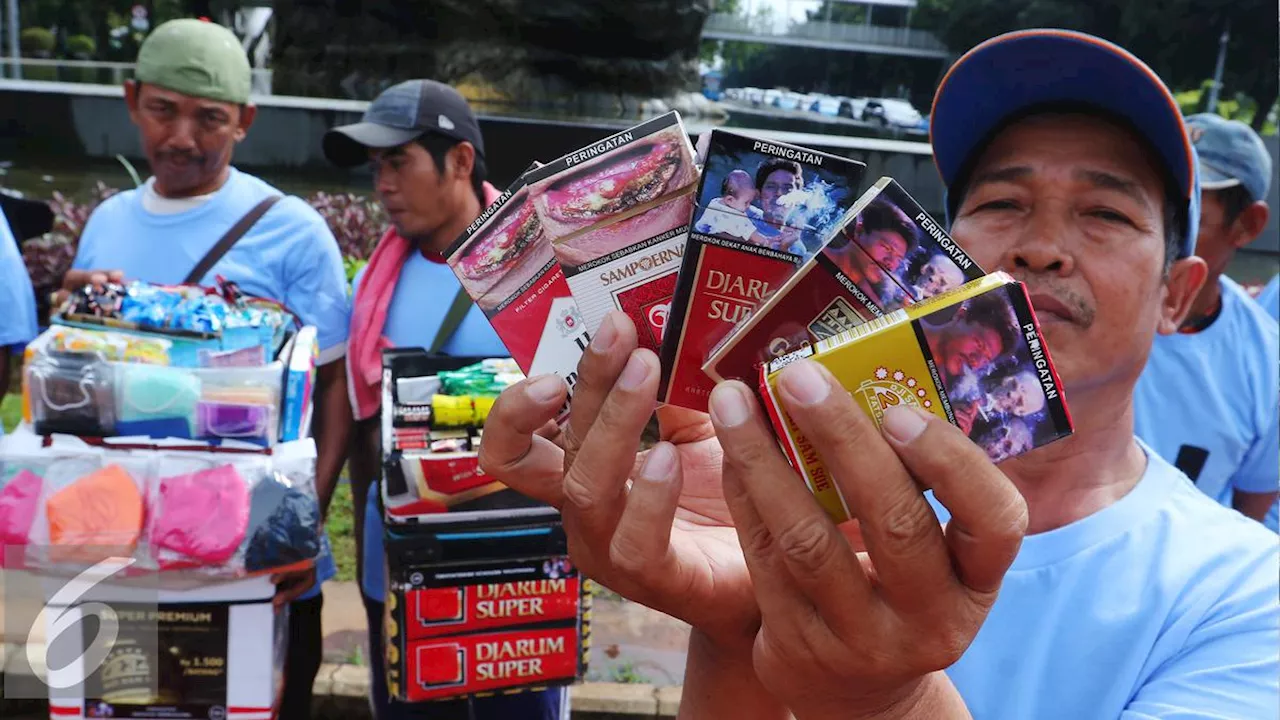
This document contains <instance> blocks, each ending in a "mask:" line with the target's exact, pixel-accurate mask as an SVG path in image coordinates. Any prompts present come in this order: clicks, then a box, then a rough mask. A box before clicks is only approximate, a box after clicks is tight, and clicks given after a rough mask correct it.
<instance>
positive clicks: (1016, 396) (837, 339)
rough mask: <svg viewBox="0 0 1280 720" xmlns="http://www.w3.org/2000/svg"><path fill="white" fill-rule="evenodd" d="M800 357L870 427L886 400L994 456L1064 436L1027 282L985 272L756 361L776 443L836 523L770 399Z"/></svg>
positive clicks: (835, 495)
mask: <svg viewBox="0 0 1280 720" xmlns="http://www.w3.org/2000/svg"><path fill="white" fill-rule="evenodd" d="M803 357H809V358H812V359H813V360H814V361H816V362H819V363H821V364H822V365H824V366H825V367H826V368H827V369H828V370H830V371H831V373H832V374H833V375H834V376H835V377H836V380H837V381H839V383H840V384H841V385H842V386H843V387H844V388H845V389H847V390H848V391H849V392H850V393H852V395H853V397H854V400H855V401H856V402H857V403H858V405H859V406H861V407H862V409H863V410H865V411H866V412H867V413H868V414H869V415H870V416H871V417H872V418H873V419H874V420H875V422H876V424H877V425H879V424H880V422H881V421H882V420H883V418H884V412H885V410H887V409H888V408H890V407H892V406H894V405H909V406H913V407H918V408H923V409H924V410H926V411H928V412H931V413H933V414H935V415H937V416H938V417H941V418H944V419H946V420H947V421H948V422H951V423H952V424H954V425H956V426H958V427H959V428H960V429H961V430H963V431H964V432H965V433H966V434H967V435H968V436H969V437H970V438H971V439H972V440H973V441H974V442H976V443H977V444H978V445H980V446H981V447H982V448H983V449H984V450H986V452H987V455H988V456H989V457H990V458H991V460H992V461H993V462H1001V461H1003V460H1006V459H1008V458H1011V457H1014V456H1015V455H1019V454H1021V453H1024V452H1026V451H1028V450H1031V449H1033V448H1036V447H1040V446H1042V445H1045V444H1048V443H1050V442H1053V441H1054V440H1058V439H1060V438H1063V437H1066V436H1068V435H1070V434H1071V432H1072V427H1071V417H1070V414H1069V412H1068V410H1067V405H1066V401H1065V399H1064V398H1063V394H1062V386H1061V383H1060V382H1059V380H1058V375H1057V372H1056V371H1055V370H1054V367H1053V361H1052V360H1051V359H1050V357H1049V350H1048V348H1047V347H1046V346H1045V343H1044V338H1043V336H1042V334H1041V332H1040V326H1039V323H1038V322H1037V321H1036V318H1035V314H1034V313H1033V311H1032V308H1031V302H1030V300H1029V298H1028V297H1027V293H1026V289H1025V287H1024V286H1023V285H1022V283H1019V282H1017V281H1015V280H1014V279H1013V278H1011V277H1010V276H1009V275H1007V274H1005V273H1003V272H997V273H993V274H991V275H986V276H984V277H982V278H979V279H978V280H974V281H972V282H969V283H966V284H965V285H962V286H960V287H959V288H957V289H955V290H951V291H947V292H944V293H942V294H940V295H937V296H935V297H933V298H931V299H928V300H925V301H922V302H919V303H916V304H914V305H911V306H909V307H905V308H902V309H900V310H897V311H895V312H893V313H890V314H888V315H886V316H885V317H882V318H878V319H876V320H871V321H869V322H866V323H864V324H862V325H859V326H858V327H855V328H853V329H851V330H849V331H847V332H844V333H841V334H839V335H836V336H834V337H831V338H827V339H826V340H823V341H821V342H819V343H817V344H815V345H812V346H807V347H804V348H802V349H800V350H798V351H796V352H794V353H792V354H790V355H787V356H784V357H781V358H778V359H776V360H773V361H771V362H770V363H769V364H768V365H762V366H761V369H760V387H761V394H762V395H763V396H764V403H765V407H766V409H767V411H768V412H769V416H770V418H771V420H772V422H773V425H774V429H775V430H776V432H777V434H778V437H779V439H780V441H781V443H782V446H783V449H784V450H785V451H786V453H787V455H788V456H789V457H790V459H791V463H792V464H793V465H794V466H795V467H796V469H797V470H798V471H799V472H800V474H801V475H802V476H803V477H804V480H805V483H806V484H807V485H808V486H809V489H810V490H811V491H812V492H813V493H814V495H815V496H817V498H818V502H819V503H820V504H821V505H822V506H823V508H824V509H825V510H826V511H827V512H828V513H829V514H830V515H831V517H832V518H833V519H835V520H836V521H837V522H843V521H844V520H848V519H849V518H850V515H849V510H848V508H847V506H845V504H844V501H843V499H842V498H841V496H840V493H839V491H838V490H837V489H836V486H835V483H834V480H833V478H832V477H831V475H830V473H829V472H828V470H827V468H826V467H825V466H824V465H823V464H822V461H821V459H820V456H819V452H818V449H817V448H815V447H814V446H813V445H812V444H811V443H810V442H809V441H808V440H806V439H805V437H804V435H803V434H802V433H800V431H799V429H798V428H797V426H796V425H795V423H794V421H793V420H792V418H791V417H790V416H789V415H788V413H787V412H786V411H785V409H784V408H783V406H782V403H781V401H780V400H779V398H778V395H777V381H778V375H779V373H780V372H781V371H782V369H783V368H785V367H786V366H787V365H788V364H790V363H792V362H794V361H795V360H797V359H799V358H803Z"/></svg>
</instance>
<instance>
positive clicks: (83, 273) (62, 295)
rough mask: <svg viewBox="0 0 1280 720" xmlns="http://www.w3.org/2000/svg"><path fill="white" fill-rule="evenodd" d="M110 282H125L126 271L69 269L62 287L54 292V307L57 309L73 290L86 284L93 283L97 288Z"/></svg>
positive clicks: (63, 278) (63, 277)
mask: <svg viewBox="0 0 1280 720" xmlns="http://www.w3.org/2000/svg"><path fill="white" fill-rule="evenodd" d="M109 282H113V283H123V282H124V271H122V270H68V271H67V274H66V275H63V276H62V289H61V290H59V291H57V292H56V293H54V294H53V307H54V309H55V310H56V309H57V308H58V306H60V305H62V303H64V302H66V301H67V298H68V297H70V295H71V292H72V291H73V290H79V289H80V288H82V287H84V286H85V285H93V286H94V287H95V288H98V289H102V288H103V287H105V286H106V284H107V283H109Z"/></svg>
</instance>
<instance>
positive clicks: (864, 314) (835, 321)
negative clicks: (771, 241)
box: [703, 177, 985, 383]
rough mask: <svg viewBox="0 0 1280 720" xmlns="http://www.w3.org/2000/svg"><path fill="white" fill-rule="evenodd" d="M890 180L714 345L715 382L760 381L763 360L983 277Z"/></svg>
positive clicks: (710, 362) (709, 366)
mask: <svg viewBox="0 0 1280 720" xmlns="http://www.w3.org/2000/svg"><path fill="white" fill-rule="evenodd" d="M984 274H985V273H984V271H983V270H982V268H981V267H979V266H978V263H977V262H975V261H974V260H973V258H971V257H969V255H968V254H967V253H965V251H964V250H963V249H961V248H960V246H959V245H957V244H956V243H955V242H954V241H953V240H952V239H951V237H950V236H948V235H947V234H946V233H945V232H943V230H942V228H941V227H940V226H939V225H938V224H937V223H936V222H934V220H933V218H932V217H930V216H929V214H928V213H927V212H925V211H924V209H923V208H921V207H920V205H919V204H918V203H916V201H915V200H913V199H912V198H911V196H910V195H909V194H907V192H906V190H903V189H902V186H900V185H898V183H897V182H895V181H894V180H893V179H892V178H887V177H886V178H881V179H880V181H879V182H877V183H876V184H875V185H873V186H872V187H871V188H870V189H868V190H867V192H865V193H863V195H862V197H860V198H858V201H857V202H856V203H855V204H854V206H853V209H852V210H851V211H850V213H849V214H848V215H846V216H845V218H844V219H843V220H842V221H841V225H840V226H839V227H838V228H837V229H836V230H835V231H834V232H833V233H830V234H829V235H828V236H827V238H826V241H825V242H824V244H823V246H822V249H821V250H820V251H819V252H818V253H817V254H816V255H814V256H813V257H812V258H810V259H809V260H806V261H805V262H804V264H803V265H801V266H800V269H799V270H797V271H796V273H795V274H794V275H792V276H791V277H790V278H788V279H787V281H786V282H785V283H783V284H782V286H781V287H779V288H778V290H777V292H775V293H774V294H773V295H772V296H771V297H770V298H769V299H768V300H766V301H765V302H764V303H763V304H761V306H760V307H759V308H757V309H756V311H755V312H754V313H752V314H751V316H750V317H749V318H747V319H746V320H744V321H743V322H741V323H739V324H738V326H737V327H735V328H734V330H733V332H732V333H731V334H730V335H729V336H728V337H726V338H725V339H724V340H723V341H721V343H720V344H719V345H718V346H717V347H716V348H715V350H713V351H712V352H711V354H710V356H709V357H708V358H707V362H706V364H705V365H704V366H703V370H704V371H706V373H707V374H708V375H710V376H711V377H712V378H715V379H716V380H742V381H744V382H747V383H751V382H754V381H755V378H756V377H758V375H759V370H758V366H759V365H760V363H764V362H769V361H771V360H773V359H774V358H777V357H781V356H783V355H787V354H789V353H792V352H795V351H796V350H798V349H800V348H802V347H805V346H808V345H811V344H813V343H817V342H819V341H821V340H825V339H827V338H829V337H833V336H835V335H837V334H839V333H842V332H845V331H847V330H851V329H852V328H854V327H857V326H858V325H861V324H863V323H864V322H867V321H868V320H874V319H876V318H879V317H882V316H884V315H885V314H886V313H890V312H893V311H895V310H897V309H899V308H901V307H904V306H907V305H911V304H914V303H916V302H919V301H922V300H927V299H929V298H930V297H933V296H935V295H939V294H941V293H943V292H946V291H948V290H954V289H956V288H958V287H960V286H961V285H963V284H964V283H966V282H970V281H972V280H976V279H978V278H980V277H982V276H983V275H984Z"/></svg>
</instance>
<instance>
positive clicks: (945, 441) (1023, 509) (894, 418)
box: [882, 405, 1028, 593]
mask: <svg viewBox="0 0 1280 720" xmlns="http://www.w3.org/2000/svg"><path fill="white" fill-rule="evenodd" d="M882 430H883V432H884V435H885V438H886V439H887V440H888V441H889V445H890V446H892V447H893V449H894V451H895V452H897V454H898V457H899V458H901V460H902V464H903V465H904V466H905V467H906V468H907V472H909V473H911V475H912V477H914V478H915V480H916V482H917V483H919V484H920V485H921V486H922V487H925V488H928V489H932V490H933V494H934V496H935V497H936V498H937V499H938V502H940V503H941V504H942V505H943V506H944V507H946V508H947V510H948V511H949V512H950V513H951V521H950V522H949V523H948V524H947V527H946V531H945V535H946V539H947V545H948V547H949V548H950V550H951V554H952V557H953V558H954V560H955V564H956V572H957V574H958V575H959V577H960V581H961V582H963V583H964V584H965V585H967V586H968V587H970V588H971V589H973V590H975V591H977V592H982V593H989V592H995V591H996V590H997V589H999V587H1000V582H1001V580H1003V579H1004V574H1005V572H1006V571H1008V569H1009V565H1010V564H1012V563H1013V559H1014V557H1016V556H1017V554H1018V548H1019V547H1021V545H1022V537H1023V535H1025V534H1026V532H1027V522H1028V517H1027V503H1026V500H1024V499H1023V497H1022V494H1021V493H1020V492H1018V488H1017V487H1015V486H1014V484H1013V482H1012V481H1010V480H1009V478H1008V477H1006V476H1005V474H1004V473H1002V472H1000V470H999V468H997V467H996V466H995V465H994V464H992V462H991V460H990V459H989V458H988V457H987V453H986V451H984V450H983V449H982V448H981V447H979V446H978V445H977V444H976V443H974V442H973V441H972V440H970V439H969V438H968V436H966V435H965V434H964V433H963V432H961V431H960V428H957V427H956V426H954V425H952V424H951V423H949V422H947V421H945V420H943V419H942V418H940V417H938V416H936V415H933V414H932V413H929V412H925V411H924V410H920V409H918V408H913V407H907V406H903V405H898V406H894V407H892V408H889V409H888V410H886V411H885V415H884V423H883V425H882Z"/></svg>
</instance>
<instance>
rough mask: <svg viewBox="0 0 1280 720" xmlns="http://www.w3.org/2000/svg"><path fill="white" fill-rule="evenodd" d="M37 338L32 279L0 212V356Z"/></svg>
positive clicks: (1, 428) (0, 427) (1, 434)
mask: <svg viewBox="0 0 1280 720" xmlns="http://www.w3.org/2000/svg"><path fill="white" fill-rule="evenodd" d="M39 334H40V327H39V325H38V323H37V322H36V295H35V290H33V289H32V287H31V276H30V275H29V274H28V273H27V266H26V264H25V263H24V262H23V261H22V252H21V251H20V250H19V249H18V243H17V242H16V241H15V240H14V237H13V231H12V230H11V229H10V228H9V220H8V219H7V218H6V217H5V215H4V211H3V210H0V353H8V352H10V350H18V349H21V348H22V347H23V346H25V345H26V344H27V343H29V342H31V341H32V340H34V339H35V338H36V335H39ZM9 389H10V390H15V388H9ZM0 437H4V425H0Z"/></svg>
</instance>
